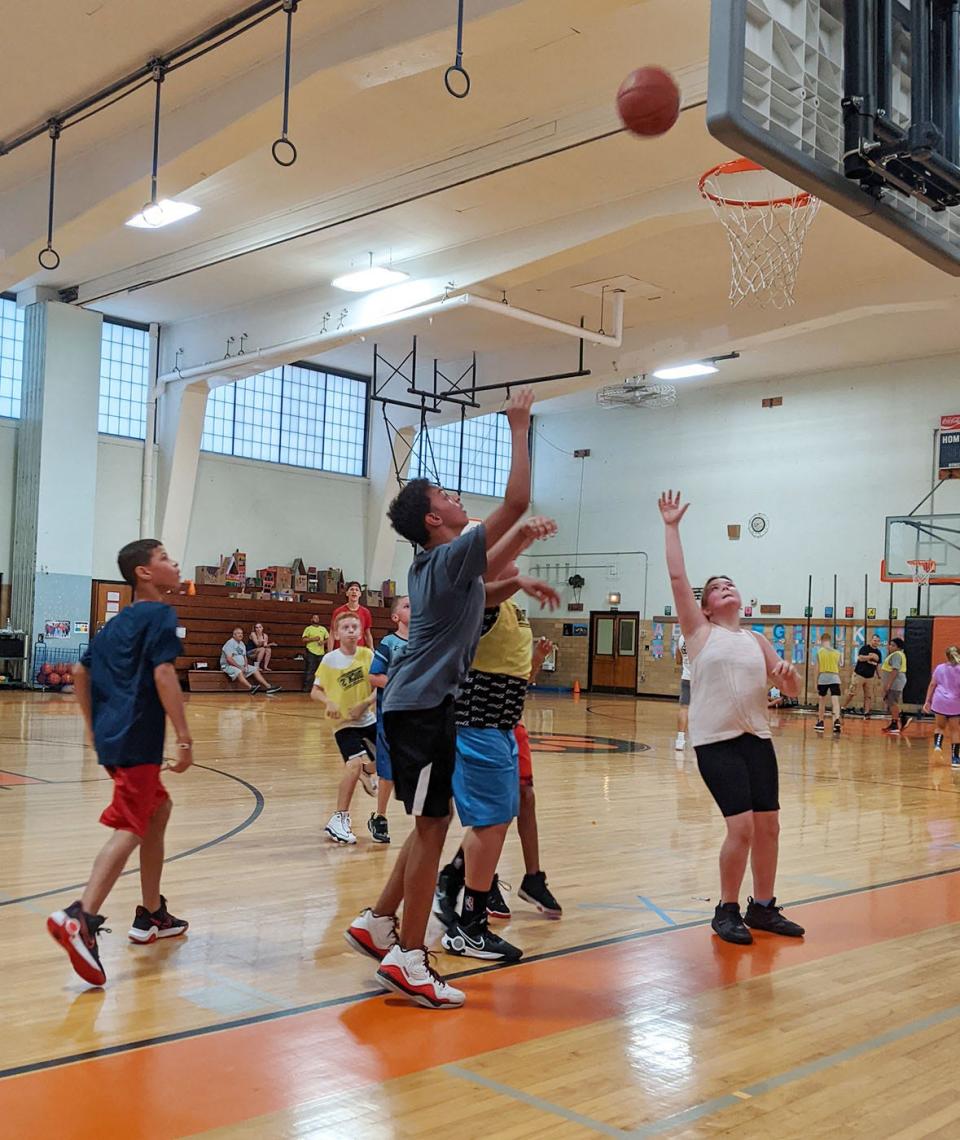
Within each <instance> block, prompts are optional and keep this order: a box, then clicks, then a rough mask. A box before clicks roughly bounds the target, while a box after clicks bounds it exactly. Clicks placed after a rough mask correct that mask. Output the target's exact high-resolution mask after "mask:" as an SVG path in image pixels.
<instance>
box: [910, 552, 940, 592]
mask: <svg viewBox="0 0 960 1140" xmlns="http://www.w3.org/2000/svg"><path fill="white" fill-rule="evenodd" d="M907 565H908V566H910V567H912V569H913V580H914V582H915V583H916V584H917V585H918V586H929V585H930V575H931V574H935V573H936V572H937V560H936V559H935V558H911V559H910V560H909V561H908V562H907Z"/></svg>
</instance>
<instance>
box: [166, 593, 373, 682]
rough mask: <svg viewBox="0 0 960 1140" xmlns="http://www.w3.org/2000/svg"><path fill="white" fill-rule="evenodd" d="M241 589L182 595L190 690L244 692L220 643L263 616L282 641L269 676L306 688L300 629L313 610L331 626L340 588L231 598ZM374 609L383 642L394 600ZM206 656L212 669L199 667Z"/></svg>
mask: <svg viewBox="0 0 960 1140" xmlns="http://www.w3.org/2000/svg"><path fill="white" fill-rule="evenodd" d="M235 592H236V591H235V589H234V588H232V587H229V586H198V587H197V592H196V594H195V595H194V596H192V597H190V596H187V595H186V594H184V595H181V596H180V597H178V598H177V599H176V600H175V602H174V603H173V604H174V607H175V608H176V611H177V615H178V618H179V624H180V625H181V626H183V628H184V629H186V631H187V632H186V636H185V637H184V638H183V656H182V657H178V658H177V672H178V673H179V674H180V678H181V681H182V682H183V683H184V685H185V687H186V688H188V689H189V690H190V692H193V693H197V692H202V693H216V692H224V693H225V692H241V691H242V690H241V689H239V688H238V686H237V685H235V684H233V683H232V682H231V681H230V680H229V679H228V678H227V676H226V674H225V673H223V672H221V670H220V648H221V646H222V645H223V643H224V642H225V641H227V640H228V639H229V637H230V634H231V632H232V631H233V629H234V628H235V627H236V626H238V625H239V626H240V627H241V628H242V629H243V633H244V639H245V640H249V636H250V631H251V630H252V629H253V627H254V625H255V624H256V623H257V622H258V621H259V622H262V623H263V628H264V630H265V631H266V632H267V633H268V634H269V636H270V640H271V641H275V642H277V647H276V649H274V651H273V657H272V659H271V661H270V668H271V670H272V672H270V673H268V674H267V675H266V676H267V679H268V680H270V681H272V682H273V683H274V684H276V685H279V686H280V687H281V688H282V689H285V690H287V691H288V692H297V693H298V692H300V688H301V682H302V678H303V661H302V660H301V661H297V660H295V657H296V656H297V655H298V654H301V653H303V652H305V650H304V648H303V643H302V641H301V640H300V635H301V634H302V633H303V630H304V628H305V627H306V626H307V625H309V624H310V617H311V615H312V614H315V613H318V614H319V615H320V622H321V624H322V625H325V626H326V627H327V628H328V629H329V628H330V615H331V614H332V613H333V610H334V609H335V608H336V607H337V606H339V605H341V604H342V603H343V598H342V596H340V595H338V594H308V595H301V596H303V597H306V599H307V600H306V601H302V602H277V601H270V600H264V599H260V598H231V597H230V594H231V593H235ZM367 608H368V609H369V610H370V613H371V614H372V615H373V643H374V645H377V644H378V643H379V642H380V639H381V638H382V637H384V636H385V635H386V634H387V633H389V632H390V630H391V629H392V628H393V625H392V622H391V621H390V608H389V607H388V606H368V607H367ZM198 662H205V663H206V666H207V667H206V669H196V668H195V665H196V664H197V663H198Z"/></svg>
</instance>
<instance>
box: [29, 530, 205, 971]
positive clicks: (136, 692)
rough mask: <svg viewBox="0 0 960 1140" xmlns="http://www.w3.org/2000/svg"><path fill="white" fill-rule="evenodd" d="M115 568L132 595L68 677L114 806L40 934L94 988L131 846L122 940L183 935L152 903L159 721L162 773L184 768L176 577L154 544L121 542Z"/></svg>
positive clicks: (187, 751) (179, 922)
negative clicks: (112, 896) (128, 916)
mask: <svg viewBox="0 0 960 1140" xmlns="http://www.w3.org/2000/svg"><path fill="white" fill-rule="evenodd" d="M117 563H118V564H119V567H120V573H121V574H122V575H123V579H124V581H125V582H127V583H129V585H130V586H132V587H133V603H132V604H131V605H129V606H127V608H126V609H125V610H122V611H121V612H120V613H119V614H117V615H116V617H115V618H113V620H112V621H110V622H108V623H107V625H105V626H104V627H103V629H102V630H101V631H100V632H99V633H98V634H97V636H96V637H95V638H94V639H93V641H92V642H91V644H90V647H89V649H88V650H87V652H86V653H85V654H84V656H83V658H82V659H81V661H80V665H79V666H78V667H77V668H76V669H75V670H74V674H73V676H74V685H75V687H76V693H77V699H78V701H79V703H80V707H81V709H82V710H83V717H84V720H85V721H86V723H87V729H88V731H89V733H90V735H91V736H92V738H93V742H94V746H95V748H96V750H97V759H98V761H99V762H100V763H101V764H102V765H103V766H104V767H105V768H106V769H107V771H108V772H109V773H110V776H111V778H112V780H113V800H112V802H111V803H110V805H109V807H107V808H106V810H105V811H104V812H103V814H102V815H101V816H100V822H101V823H102V824H104V825H105V826H106V827H112V828H113V829H114V833H113V835H112V836H111V837H110V839H108V840H107V842H106V844H105V845H104V847H103V848H102V849H101V851H100V854H99V855H98V856H97V857H96V859H95V860H94V864H93V871H92V872H91V875H90V879H89V882H88V883H87V885H86V887H85V888H84V891H83V894H82V895H81V897H80V898H79V899H77V900H76V902H73V903H71V904H70V906H68V907H66V908H65V909H64V910H58V911H54V913H53V914H51V915H50V917H49V918H48V919H47V930H48V931H49V932H50V934H51V935H52V936H53V938H54V939H55V940H56V941H57V942H59V943H60V945H61V946H62V947H63V948H64V950H66V952H67V954H68V955H69V957H70V964H71V965H72V966H73V968H74V970H75V971H76V972H77V973H78V974H79V975H80V977H81V978H83V979H84V981H86V982H89V983H90V984H91V985H94V986H102V985H103V984H104V983H105V982H106V980H107V977H106V974H105V973H104V970H103V966H102V965H101V963H100V954H99V950H98V947H97V935H98V934H99V932H100V928H101V927H102V926H103V923H104V921H105V920H104V918H103V916H102V915H101V914H100V913H99V911H100V908H101V907H102V906H103V904H104V902H105V901H106V898H107V895H108V894H109V893H110V891H111V890H112V889H113V885H114V883H115V882H116V881H117V879H118V878H119V876H120V874H121V872H122V871H123V868H124V867H125V866H126V863H127V860H128V859H129V858H130V856H131V855H132V854H133V852H134V851H135V850H136V849H137V847H139V848H140V885H141V890H142V892H143V899H142V905H141V906H138V907H137V911H136V915H135V916H134V920H133V925H132V926H131V928H130V932H129V938H130V941H131V942H139V943H146V942H155V941H156V940H157V939H158V938H171V937H174V936H176V935H178V934H183V933H184V931H185V930H186V929H187V923H186V922H185V921H184V920H183V919H179V918H175V917H174V916H173V915H172V914H170V912H169V911H168V910H167V900H166V899H165V898H164V897H163V895H161V894H160V872H161V870H162V868H163V837H164V832H165V831H166V827H167V821H168V820H169V818H170V808H171V803H170V797H169V796H168V795H167V791H166V789H165V788H164V786H163V784H162V783H161V781H160V768H161V765H162V764H163V738H164V731H165V728H166V718H167V717H168V716H169V717H170V720H171V722H172V723H173V727H174V730H175V732H176V734H177V759H176V761H175V762H173V763H169V764H167V765H166V767H167V768H169V770H170V771H172V772H185V771H186V770H187V768H189V767H190V765H191V764H192V763H193V752H192V742H191V740H190V730H189V728H188V727H187V718H186V714H185V711H184V703H183V693H182V692H181V690H180V682H179V681H178V679H177V674H176V669H175V667H174V662H175V661H176V659H177V657H178V656H179V655H180V652H181V646H180V639H179V638H178V637H177V615H176V612H175V611H174V609H173V608H172V607H171V606H168V605H167V604H166V602H165V601H164V600H163V599H164V597H165V596H167V595H169V594H173V593H175V592H176V591H177V590H178V588H179V586H180V569H179V567H178V566H177V564H176V563H175V562H174V561H173V560H172V559H171V558H170V556H169V555H168V554H167V552H166V550H164V548H163V545H162V544H161V543H160V542H158V541H157V540H156V539H153V538H144V539H140V540H138V541H137V542H131V543H128V544H127V545H126V546H125V547H124V548H123V549H122V550H121V551H120V553H119V554H118V555H117Z"/></svg>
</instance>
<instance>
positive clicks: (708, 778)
mask: <svg viewBox="0 0 960 1140" xmlns="http://www.w3.org/2000/svg"><path fill="white" fill-rule="evenodd" d="M694 752H696V754H697V767H698V768H699V769H700V775H701V776H702V777H703V782H704V783H705V784H706V785H707V789H708V791H709V792H710V795H711V796H713V798H714V799H715V800H716V801H717V807H718V808H719V809H720V811H721V812H722V813H723V815H724V816H730V815H740V814H741V813H742V812H745V811H779V810H780V798H779V797H780V777H779V773H778V771H777V754H776V752H775V751H774V749H773V741H772V740H763V739H762V738H761V737H759V736H753V735H752V734H751V733H749V732H745V733H744V734H743V735H742V736H737V737H734V739H733V740H720V741H717V743H716V744H698V745H696V747H695V748H694Z"/></svg>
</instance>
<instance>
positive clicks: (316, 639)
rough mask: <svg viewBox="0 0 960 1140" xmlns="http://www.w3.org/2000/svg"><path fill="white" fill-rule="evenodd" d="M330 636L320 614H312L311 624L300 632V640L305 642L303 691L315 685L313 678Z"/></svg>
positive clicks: (306, 691) (307, 690)
mask: <svg viewBox="0 0 960 1140" xmlns="http://www.w3.org/2000/svg"><path fill="white" fill-rule="evenodd" d="M329 636H330V635H329V633H328V631H327V627H326V626H325V625H321V624H320V615H319V614H313V615H312V616H311V618H310V624H309V625H308V626H307V628H306V629H305V630H304V631H303V633H301V634H300V640H301V641H302V642H303V691H304V692H305V693H308V692H309V691H310V688H311V686H312V685H313V678H314V676H315V675H316V672H317V666H318V665H319V664H320V658H321V657H322V656H323V651H324V649H325V647H326V644H327V638H328V637H329Z"/></svg>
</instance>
